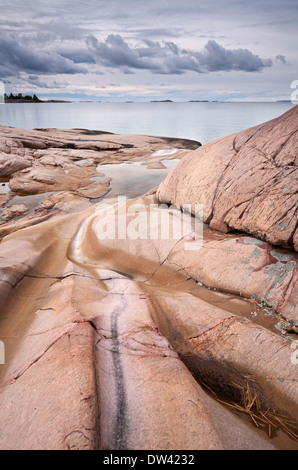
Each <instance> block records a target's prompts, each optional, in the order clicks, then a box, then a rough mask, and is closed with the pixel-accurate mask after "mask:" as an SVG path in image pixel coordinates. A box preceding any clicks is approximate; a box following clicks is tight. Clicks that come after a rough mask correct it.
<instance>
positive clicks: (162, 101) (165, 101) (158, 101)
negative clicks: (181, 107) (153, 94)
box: [150, 100, 173, 103]
mask: <svg viewBox="0 0 298 470" xmlns="http://www.w3.org/2000/svg"><path fill="white" fill-rule="evenodd" d="M150 103H173V101H172V100H153V101H150Z"/></svg>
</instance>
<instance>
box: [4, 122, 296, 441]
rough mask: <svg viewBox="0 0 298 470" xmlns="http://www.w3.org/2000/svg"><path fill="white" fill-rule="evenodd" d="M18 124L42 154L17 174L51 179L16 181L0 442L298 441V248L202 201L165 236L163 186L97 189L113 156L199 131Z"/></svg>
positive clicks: (14, 138)
mask: <svg viewBox="0 0 298 470" xmlns="http://www.w3.org/2000/svg"><path fill="white" fill-rule="evenodd" d="M7 134H9V135H10V137H9V139H8V137H6V138H5V139H4V141H3V142H2V144H1V150H2V151H4V152H6V153H7V155H9V149H14V151H19V152H20V153H21V154H23V155H26V156H27V157H28V158H29V159H30V158H32V159H34V162H35V160H36V164H35V163H34V164H32V165H31V166H30V167H29V168H28V169H25V170H24V171H23V172H17V173H16V174H13V175H12V179H11V180H10V187H11V188H15V189H17V188H24V187H26V184H27V183H28V184H30V185H40V186H38V191H40V193H39V194H38V195H32V196H31V195H29V196H25V197H23V196H18V195H17V193H16V192H15V193H14V194H11V192H12V191H10V192H9V193H8V194H3V195H2V196H3V200H2V210H3V212H2V213H1V216H2V223H3V225H2V228H1V232H0V233H1V235H2V237H3V238H2V240H1V243H0V302H1V312H0V340H1V341H3V343H4V345H5V364H0V416H1V419H0V449H65V450H66V449H108V450H114V449H149V450H154V449H155V450H159V449H161V450H175V449H177V450H187V449H188V450H192V449H206V450H207V449H249V450H255V449H296V450H297V449H298V443H297V441H298V388H297V381H298V368H297V367H298V366H297V364H296V362H295V360H294V359H295V357H296V356H295V354H294V353H295V348H293V346H294V347H295V342H294V341H295V339H297V334H298V328H297V326H298V311H297V254H296V253H295V252H294V251H290V250H288V249H285V248H279V247H274V246H273V245H272V244H269V243H268V242H266V241H260V240H259V239H257V238H254V237H253V236H251V235H248V234H245V233H241V234H239V233H233V234H232V233H231V234H230V233H223V232H219V231H216V230H214V229H212V228H210V226H208V225H206V224H203V225H200V226H199V227H198V226H197V225H196V223H195V222H196V221H195V219H194V217H192V218H191V220H190V224H189V226H188V231H189V232H187V234H185V233H184V234H180V235H178V236H176V235H177V234H176V233H175V236H174V231H173V232H171V231H169V233H168V234H167V236H166V237H164V236H162V234H163V229H164V220H165V207H164V205H162V206H159V203H158V200H157V198H156V196H155V191H154V190H153V191H150V194H147V195H145V196H140V197H138V198H136V199H132V200H128V201H125V202H123V201H122V200H120V201H119V200H117V199H116V198H113V199H112V198H108V197H107V196H106V197H105V198H104V199H103V200H102V201H100V202H97V201H96V199H95V202H97V203H96V204H94V203H93V204H92V203H91V200H92V197H91V196H90V191H91V192H92V186H90V187H89V183H88V184H87V183H86V181H87V180H88V179H89V177H90V176H91V175H93V174H94V171H95V166H96V165H97V164H98V163H99V162H100V163H103V162H106V163H110V162H111V161H113V162H115V163H117V162H118V163H119V161H122V160H123V159H125V160H131V161H133V160H137V159H139V160H140V161H141V162H143V163H145V165H144V171H145V172H146V171H148V170H147V169H146V166H153V167H160V166H161V165H159V163H158V159H156V156H154V157H153V160H152V159H151V158H150V156H152V151H153V150H154V151H155V150H162V149H163V148H169V146H170V145H173V146H175V147H177V148H180V149H181V148H184V149H185V148H186V147H187V142H184V143H183V142H182V143H181V142H180V145H181V146H180V147H179V142H177V141H175V142H171V143H169V141H167V140H166V139H165V140H159V138H158V139H155V138H151V137H150V138H146V137H144V136H113V135H111V134H104V135H103V134H102V133H100V132H99V133H95V131H89V132H88V131H83V130H80V131H57V130H44V131H41V130H40V131H24V133H23V135H22V136H20V135H19V134H20V131H17V130H14V129H8V130H7ZM66 136H67V139H66ZM85 136H87V137H88V138H87V137H86V138H85ZM63 139H64V140H63ZM83 139H85V140H84V141H83V142H81V140H83ZM20 142H21V144H20ZM124 144H125V145H130V146H131V145H133V147H125V146H124V147H123V145H124ZM70 145H75V148H73V149H71V148H69V147H70ZM191 145H193V144H191ZM66 146H68V148H65V147H66ZM121 146H122V147H121ZM183 146H184V147H183ZM16 149H18V150H16ZM107 149H109V150H107ZM122 151H123V152H124V154H122ZM188 151H189V149H187V150H186V151H185V152H181V154H182V155H181V156H183V155H185V154H186V153H187V152H188ZM31 152H32V153H31ZM81 152H82V153H81ZM130 152H131V153H130ZM196 152H197V151H194V154H196ZM163 158H164V156H162V157H161V159H163ZM175 158H176V155H175ZM186 158H188V157H186ZM109 159H110V160H109ZM75 162H77V163H78V162H79V165H76V164H75ZM182 164H183V162H182ZM178 165H179V164H178ZM100 168H101V167H100ZM62 169H64V170H65V169H66V170H69V173H66V174H65V177H64V178H62V177H61V179H60V176H59V175H60V174H61V171H62ZM39 170H40V171H39ZM156 171H158V170H156ZM174 171H175V170H174ZM26 175H27V176H26ZM96 175H97V177H99V180H96V181H93V180H90V181H91V182H92V185H94V186H95V187H96V186H97V184H98V185H99V187H100V185H108V184H109V179H107V178H105V176H104V165H103V166H102V172H101V173H98V172H97V173H96ZM102 178H104V179H102ZM70 181H71V182H72V184H73V185H74V186H75V187H76V189H75V191H73V190H70V189H67V188H68V184H70ZM80 181H81V182H80ZM14 185H15V186H14ZM76 185H77V186H76ZM50 186H55V187H56V188H57V190H56V191H54V192H52V191H49V187H50ZM36 188H37V186H36ZM90 188H91V189H90ZM43 191H46V193H44V192H43ZM85 191H87V194H88V197H87V196H85V194H84V192H85ZM41 196H42V197H41ZM30 197H33V198H36V197H39V198H40V199H38V201H36V199H33V202H34V210H32V206H31V203H32V200H31V199H30ZM19 199H21V201H24V202H23V203H22V204H21V202H20V201H19ZM0 202H1V201H0ZM37 202H38V205H36V203H37ZM93 202H94V201H93ZM185 202H188V201H185ZM26 207H27V208H28V213H29V215H26V214H27V212H26ZM152 208H154V210H153V209H152ZM153 212H154V216H152V213H153ZM151 216H152V217H151ZM179 217H181V212H180V210H178V209H176V210H175V211H171V212H170V213H169V219H168V225H169V228H170V229H173V228H174V227H175V221H177V218H178V220H179ZM145 218H146V221H147V223H145V224H144V225H141V224H142V223H144V220H145ZM110 221H112V222H113V223H114V228H115V233H116V232H117V233H118V235H119V233H120V232H121V231H123V229H125V236H121V237H119V236H118V237H117V236H116V237H112V236H110V235H111V234H112V232H113V230H112V231H111V232H109V236H105V237H103V236H102V234H103V233H105V230H106V228H107V227H109V225H108V224H109V223H110ZM111 227H112V225H111ZM194 230H196V231H194ZM119 231H120V232H119ZM121 233H122V232H121ZM156 234H158V236H156ZM122 235H123V233H122ZM136 235H137V236H136Z"/></svg>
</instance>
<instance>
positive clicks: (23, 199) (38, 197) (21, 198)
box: [7, 191, 56, 210]
mask: <svg viewBox="0 0 298 470" xmlns="http://www.w3.org/2000/svg"><path fill="white" fill-rule="evenodd" d="M55 192H56V191H50V192H46V193H36V194H17V195H16V196H14V197H13V198H12V199H10V201H9V202H8V203H7V207H11V206H14V205H15V204H25V205H26V206H27V207H28V209H29V210H34V209H35V208H36V207H37V206H39V204H41V202H42V201H43V200H44V198H45V197H47V196H49V195H50V194H54V193H55Z"/></svg>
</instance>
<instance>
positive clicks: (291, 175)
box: [157, 106, 298, 250]
mask: <svg viewBox="0 0 298 470" xmlns="http://www.w3.org/2000/svg"><path fill="white" fill-rule="evenodd" d="M297 128H298V106H295V107H293V108H292V109H290V110H289V111H288V112H286V113H285V114H284V115H282V116H280V117H278V118H276V119H273V120H272V121H269V122H266V123H264V124H261V125H258V126H256V127H253V128H250V129H247V130H245V131H242V132H239V133H237V134H234V135H231V136H228V137H224V138H222V139H218V140H217V141H215V142H212V143H209V144H207V145H204V146H202V147H200V148H199V149H197V150H195V151H193V152H191V153H190V154H189V155H188V156H187V157H186V158H184V159H183V160H182V161H181V162H180V163H179V164H178V165H176V166H175V168H174V169H173V170H172V171H171V172H170V173H169V175H168V176H167V178H166V179H165V181H164V182H163V183H162V184H161V185H160V187H159V189H158V192H157V197H158V199H159V200H160V201H161V202H167V203H177V204H179V205H180V206H182V205H183V204H186V203H189V204H192V205H193V210H194V205H195V204H202V205H203V210H204V221H205V222H207V223H209V224H210V227H212V228H214V229H216V230H220V231H222V232H228V231H230V230H233V229H236V230H241V231H243V232H247V233H250V234H252V235H254V236H256V237H258V238H260V239H263V240H267V241H268V242H270V243H272V244H274V245H282V246H285V247H290V248H292V247H294V248H295V249H296V250H297V242H296V239H297V214H298V206H297V202H298V200H297V188H298V168H297V164H298V163H297V151H298V131H297Z"/></svg>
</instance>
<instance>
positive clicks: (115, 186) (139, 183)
mask: <svg viewBox="0 0 298 470" xmlns="http://www.w3.org/2000/svg"><path fill="white" fill-rule="evenodd" d="M161 162H162V163H163V164H164V165H165V167H166V168H158V169H151V168H147V167H146V165H144V164H143V163H142V162H125V163H120V164H119V165H117V164H116V165H98V166H97V167H96V171H98V172H100V173H104V175H105V176H104V177H103V176H102V177H98V178H99V179H98V181H102V180H103V179H105V178H106V177H109V178H112V181H111V183H110V187H111V190H110V191H109V193H108V197H109V198H110V197H118V196H124V195H125V196H126V197H128V198H134V197H138V196H140V195H142V194H144V193H146V192H148V191H150V190H151V189H152V188H154V187H155V186H158V185H159V184H160V183H161V182H162V181H163V180H164V179H165V177H166V176H167V174H168V172H169V171H170V170H171V169H172V168H173V167H174V166H175V165H176V164H177V163H178V162H179V159H172V160H166V159H163V160H161ZM95 178H96V177H95ZM95 178H92V179H93V180H95Z"/></svg>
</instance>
